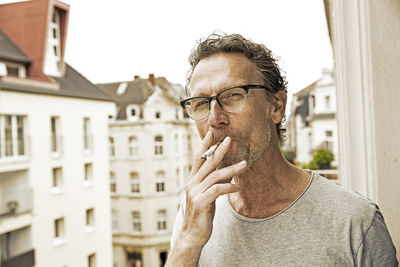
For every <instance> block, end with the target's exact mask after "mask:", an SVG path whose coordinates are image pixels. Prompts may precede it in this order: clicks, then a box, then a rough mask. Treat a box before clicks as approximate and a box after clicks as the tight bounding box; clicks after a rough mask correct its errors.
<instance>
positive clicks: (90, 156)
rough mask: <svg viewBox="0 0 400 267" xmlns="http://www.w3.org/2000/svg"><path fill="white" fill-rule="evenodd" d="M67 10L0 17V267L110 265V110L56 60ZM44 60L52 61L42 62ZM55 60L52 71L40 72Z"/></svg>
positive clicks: (16, 8)
mask: <svg viewBox="0 0 400 267" xmlns="http://www.w3.org/2000/svg"><path fill="white" fill-rule="evenodd" d="M68 9H69V7H68V6H67V5H65V4H63V3H62V2H59V1H51V0H49V1H29V2H23V3H18V4H7V5H0V17H1V19H3V18H4V16H2V14H3V12H5V13H10V12H18V13H19V14H20V16H14V17H10V16H8V18H9V19H10V20H11V21H3V20H1V19H0V39H1V42H0V44H1V48H2V49H0V259H1V260H0V265H1V266H2V267H8V266H19V267H25V266H77V267H80V266H82V267H86V266H90V267H93V266H105V267H106V266H111V265H112V241H111V212H110V207H111V205H110V199H109V198H110V192H109V177H108V173H109V158H108V143H107V140H108V116H109V115H110V114H113V113H114V112H115V106H114V102H113V100H112V99H111V98H110V97H109V96H107V95H106V94H104V92H102V91H101V90H100V89H98V88H97V87H96V86H95V85H93V84H92V83H90V82H89V81H88V80H87V79H85V78H84V77H83V76H82V75H81V74H79V73H78V72H77V71H75V70H74V69H73V68H72V67H71V66H69V65H68V64H66V63H65V62H64V61H63V53H61V52H63V51H62V50H60V49H61V48H60V47H63V49H65V38H63V37H60V35H61V36H63V35H62V34H60V32H63V31H64V33H65V31H66V27H67V26H66V25H67V21H68V20H67V17H68ZM30 12H34V14H35V16H36V17H35V16H32V14H31V13H30ZM54 14H56V15H55V16H56V17H58V19H55V20H54V21H52V17H54V16H52V15H54ZM32 18H33V20H32ZM37 18H41V19H43V21H46V20H48V21H47V22H48V23H45V24H43V25H40V23H39V22H37V21H38V20H37ZM16 20H20V21H16ZM36 23H37V24H36ZM15 24H18V25H19V26H20V27H19V28H18V29H15V28H12V25H15ZM10 25H11V26H10ZM46 25H47V26H46ZM49 25H51V27H50V26H49ZM60 25H61V26H60ZM10 27H11V28H10ZM43 27H44V28H43ZM46 27H50V28H51V30H49V28H46ZM60 27H61V28H60ZM32 28H35V29H36V30H37V31H36V32H35V35H34V38H33V37H32V39H29V38H28V36H29V34H27V33H26V31H28V32H29V31H31V30H32ZM53 30H54V31H53ZM41 33H42V35H41ZM47 34H51V35H52V36H53V37H54V38H52V39H51V38H46V35H47ZM21 35H24V37H26V39H29V41H28V42H24V41H21V40H24V38H20V37H21ZM64 37H65V35H64ZM46 40H47V41H46ZM55 40H56V41H57V42H58V44H57V45H54V44H55V43H57V42H55ZM14 41H15V42H14ZM53 45H54V46H53ZM32 47H43V48H46V49H45V50H41V49H39V50H38V51H39V52H38V53H39V54H37V53H36V52H37V51H32V50H31V48H32ZM54 47H55V48H54ZM48 49H50V50H51V52H49V51H48ZM50 53H54V54H57V55H58V56H57V57H53V59H48V58H47V59H46V60H44V58H45V56H44V55H48V54H50ZM38 55H39V56H40V55H42V57H38ZM55 59H57V62H56V63H55V65H57V68H58V70H59V71H58V72H57V73H54V72H47V70H46V68H44V67H43V66H44V65H46V64H48V63H49V62H50V61H52V60H55ZM49 60H50V61H49ZM45 61H46V62H45ZM53 63H54V62H53Z"/></svg>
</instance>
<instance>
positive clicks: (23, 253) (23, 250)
mask: <svg viewBox="0 0 400 267" xmlns="http://www.w3.org/2000/svg"><path fill="white" fill-rule="evenodd" d="M31 235H32V234H31V227H25V228H22V229H18V230H15V231H10V232H7V233H5V234H1V235H0V244H1V248H2V249H1V254H0V256H1V257H0V266H2V267H11V266H18V267H25V266H26V267H28V266H29V267H30V266H34V265H35V250H34V249H33V248H32V241H31V240H32V238H31Z"/></svg>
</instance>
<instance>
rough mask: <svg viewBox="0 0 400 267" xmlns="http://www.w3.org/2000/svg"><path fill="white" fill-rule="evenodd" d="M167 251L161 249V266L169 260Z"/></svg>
mask: <svg viewBox="0 0 400 267" xmlns="http://www.w3.org/2000/svg"><path fill="white" fill-rule="evenodd" d="M167 255H168V253H167V251H160V253H159V258H160V266H164V265H165V263H166V262H167Z"/></svg>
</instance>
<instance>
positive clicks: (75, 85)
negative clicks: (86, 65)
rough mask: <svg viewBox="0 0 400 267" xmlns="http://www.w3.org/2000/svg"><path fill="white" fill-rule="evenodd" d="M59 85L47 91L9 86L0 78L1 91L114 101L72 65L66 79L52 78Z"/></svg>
mask: <svg viewBox="0 0 400 267" xmlns="http://www.w3.org/2000/svg"><path fill="white" fill-rule="evenodd" d="M51 78H52V79H54V80H55V81H56V82H57V83H59V85H60V88H59V89H56V90H55V89H45V88H37V87H29V86H26V85H18V84H8V83H5V82H4V81H2V80H1V78H0V89H2V90H8V91H16V92H24V93H33V94H44V95H54V96H64V97H77V98H84V99H92V100H102V101H113V99H112V98H111V97H110V96H108V95H107V94H106V93H104V92H103V91H102V90H100V89H99V88H98V87H97V86H96V85H94V84H93V83H91V82H90V81H88V80H87V79H86V78H85V77H83V76H82V75H81V74H80V73H79V72H77V71H76V70H75V69H74V68H72V67H71V66H70V65H68V64H66V70H65V75H64V77H51Z"/></svg>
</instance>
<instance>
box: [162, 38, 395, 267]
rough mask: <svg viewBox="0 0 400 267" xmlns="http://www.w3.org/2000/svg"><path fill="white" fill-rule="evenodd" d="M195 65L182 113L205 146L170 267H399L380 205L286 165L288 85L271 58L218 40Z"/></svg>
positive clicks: (198, 51)
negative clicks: (284, 126)
mask: <svg viewBox="0 0 400 267" xmlns="http://www.w3.org/2000/svg"><path fill="white" fill-rule="evenodd" d="M189 59H190V63H191V71H190V72H189V74H188V87H187V94H188V96H189V97H190V98H188V99H186V100H183V101H182V102H181V105H182V106H183V108H184V109H185V110H186V112H187V113H188V114H189V116H190V117H191V118H192V119H194V120H195V123H196V126H197V129H198V132H199V134H200V136H201V138H202V139H203V141H202V142H201V145H200V148H199V152H198V154H197V156H196V158H195V161H194V163H193V168H192V172H191V174H190V177H189V182H188V185H187V191H186V198H185V201H184V203H183V205H181V208H180V210H179V212H178V216H177V219H176V223H175V227H174V232H173V236H172V240H171V251H170V254H169V257H168V261H167V266H198V265H199V266H372V265H373V266H397V259H396V256H395V254H396V250H395V248H394V246H393V243H392V240H391V238H390V235H389V233H388V230H387V228H386V225H385V223H384V220H383V217H382V214H381V213H380V212H379V210H378V208H377V206H376V205H374V204H373V203H371V202H370V201H368V200H367V199H365V198H363V197H361V196H360V195H358V194H355V193H353V192H350V191H346V190H344V189H342V188H340V187H339V186H337V185H335V184H334V183H332V182H329V181H328V180H326V179H325V178H323V177H321V176H319V175H317V174H315V173H312V172H310V171H304V170H301V169H299V168H297V167H295V166H293V165H291V164H290V163H288V162H287V161H286V160H285V159H284V157H283V156H282V153H281V150H280V146H279V143H280V142H282V139H283V135H282V133H283V131H284V130H283V129H282V127H281V121H282V119H283V118H284V113H285V106H286V83H285V79H284V77H283V76H282V75H281V74H280V70H279V67H278V66H277V63H276V61H275V59H274V58H273V57H272V54H271V51H269V50H268V49H267V48H266V47H265V46H264V45H260V44H256V43H254V42H252V41H250V40H247V39H245V38H243V37H242V36H240V35H237V34H233V35H224V34H221V35H219V34H213V35H211V36H210V37H208V38H207V39H206V40H203V41H200V42H199V44H198V46H197V47H196V48H195V49H194V50H193V52H192V55H191V57H190V58H189ZM218 142H221V143H220V144H219V146H218V148H217V149H216V150H215V151H214V153H211V154H210V155H209V156H208V157H206V158H205V159H203V158H202V157H201V155H202V154H204V153H205V152H206V151H207V150H208V149H209V148H210V146H212V145H214V144H218Z"/></svg>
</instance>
